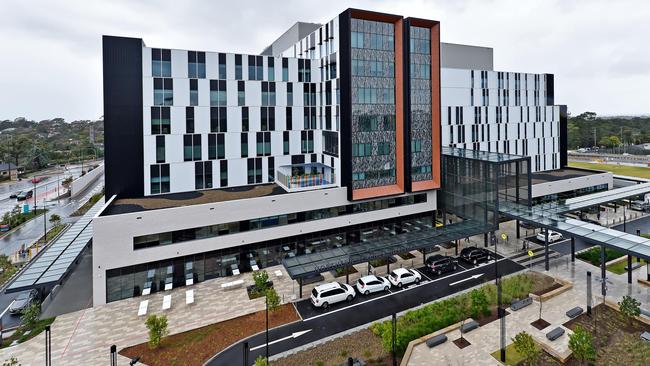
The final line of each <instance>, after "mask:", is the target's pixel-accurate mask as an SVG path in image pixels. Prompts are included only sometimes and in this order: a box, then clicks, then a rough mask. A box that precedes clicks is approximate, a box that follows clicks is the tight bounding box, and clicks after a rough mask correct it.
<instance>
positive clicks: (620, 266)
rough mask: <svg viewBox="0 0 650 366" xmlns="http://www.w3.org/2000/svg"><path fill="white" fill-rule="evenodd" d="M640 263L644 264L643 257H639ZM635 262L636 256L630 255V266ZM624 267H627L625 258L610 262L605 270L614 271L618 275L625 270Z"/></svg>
mask: <svg viewBox="0 0 650 366" xmlns="http://www.w3.org/2000/svg"><path fill="white" fill-rule="evenodd" d="M641 263H643V264H646V261H645V259H641ZM635 264H636V257H632V266H634V265H635ZM625 267H627V258H623V259H622V260H620V261H618V262H616V263H613V264H610V265H609V266H607V270H608V271H610V272H612V273H616V274H619V275H620V274H623V273H626V272H627V271H626V270H625Z"/></svg>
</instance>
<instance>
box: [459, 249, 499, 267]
mask: <svg viewBox="0 0 650 366" xmlns="http://www.w3.org/2000/svg"><path fill="white" fill-rule="evenodd" d="M460 258H462V259H463V260H465V261H467V262H469V263H472V264H474V265H476V264H479V263H483V262H488V261H490V260H491V259H492V252H490V251H489V250H487V249H485V248H477V247H467V248H464V249H463V250H461V251H460Z"/></svg>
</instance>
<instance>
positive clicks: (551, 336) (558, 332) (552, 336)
mask: <svg viewBox="0 0 650 366" xmlns="http://www.w3.org/2000/svg"><path fill="white" fill-rule="evenodd" d="M562 334H564V329H563V328H562V327H557V328H555V329H553V330H552V331H550V332H548V333H546V338H548V340H549V341H554V340H556V339H558V338H560V337H561V336H562Z"/></svg>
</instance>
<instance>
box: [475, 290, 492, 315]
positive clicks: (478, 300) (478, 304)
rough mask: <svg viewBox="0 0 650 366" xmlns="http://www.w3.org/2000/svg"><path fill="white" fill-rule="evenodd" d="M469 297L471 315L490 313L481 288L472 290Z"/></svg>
mask: <svg viewBox="0 0 650 366" xmlns="http://www.w3.org/2000/svg"><path fill="white" fill-rule="evenodd" d="M470 297H471V298H472V317H474V318H478V316H479V315H480V314H482V315H483V316H488V315H490V307H489V302H488V298H487V295H485V291H484V290H483V288H479V289H474V290H472V292H471V293H470Z"/></svg>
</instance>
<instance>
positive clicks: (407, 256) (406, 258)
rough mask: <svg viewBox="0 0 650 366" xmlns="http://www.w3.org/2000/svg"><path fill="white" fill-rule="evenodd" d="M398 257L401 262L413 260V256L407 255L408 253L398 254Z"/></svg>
mask: <svg viewBox="0 0 650 366" xmlns="http://www.w3.org/2000/svg"><path fill="white" fill-rule="evenodd" d="M398 255H399V257H400V258H402V259H403V260H409V259H413V258H415V256H414V255H413V254H411V253H409V252H405V253H399V254H398Z"/></svg>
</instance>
